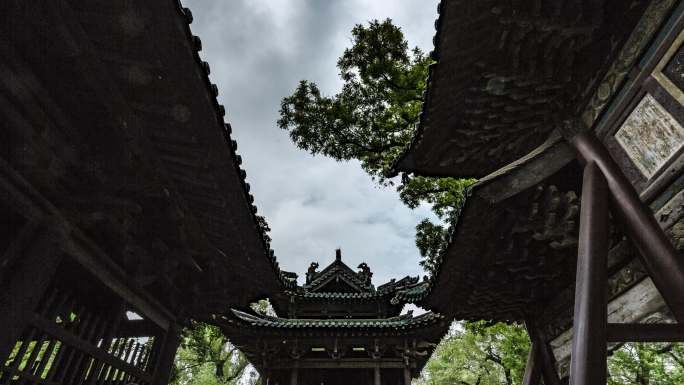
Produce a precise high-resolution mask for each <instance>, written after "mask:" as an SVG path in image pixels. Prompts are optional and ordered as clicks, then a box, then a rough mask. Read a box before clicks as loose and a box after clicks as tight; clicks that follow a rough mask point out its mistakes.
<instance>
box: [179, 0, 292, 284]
mask: <svg viewBox="0 0 684 385" xmlns="http://www.w3.org/2000/svg"><path fill="white" fill-rule="evenodd" d="M176 5H177V9H178V12H179V13H180V14H181V16H183V17H184V18H185V21H186V28H185V33H186V34H187V35H188V39H189V40H190V41H192V43H193V47H194V56H195V61H196V62H197V64H198V66H199V67H200V68H201V69H202V73H203V74H204V83H205V86H206V88H207V91H209V93H210V94H211V95H213V101H214V103H213V105H214V110H215V112H216V116H217V117H218V118H217V121H218V123H219V124H220V125H221V126H222V127H223V130H222V133H223V137H224V139H225V141H226V144H227V146H228V149H229V151H230V154H231V157H232V158H233V165H234V166H235V168H236V171H237V172H238V175H240V181H241V184H242V191H243V194H244V197H245V199H246V201H247V203H248V204H249V205H250V212H251V214H252V219H253V221H254V226H255V227H256V229H257V231H258V232H259V235H260V238H261V241H262V245H263V249H264V252H265V253H266V254H267V255H268V257H269V259H270V261H271V266H272V267H273V271H274V273H275V274H276V277H277V278H278V281H279V282H280V283H281V284H282V285H283V286H284V287H285V288H290V287H291V286H292V285H291V283H290V282H288V281H287V280H286V279H285V278H284V277H283V275H282V271H281V269H280V267H279V264H278V261H277V258H276V256H275V253H274V251H273V249H271V246H270V243H269V241H268V235H267V234H266V233H265V231H264V229H263V228H262V227H261V226H260V225H259V221H258V219H257V211H258V208H257V206H256V205H255V204H254V196H253V195H252V194H251V193H250V185H249V183H247V180H246V179H247V172H246V171H245V170H244V169H243V168H242V167H240V166H241V164H242V157H241V156H240V155H239V154H238V153H237V147H238V146H237V142H236V141H235V140H234V139H232V138H231V134H232V127H231V125H230V123H227V122H225V121H224V117H225V115H226V109H225V107H224V106H223V105H221V104H220V103H219V102H218V99H217V97H218V94H219V90H218V86H217V85H216V84H214V83H212V82H211V80H210V79H209V75H210V73H211V67H210V66H209V63H207V62H206V61H203V60H202V59H201V58H200V56H199V52H200V51H201V50H202V41H201V39H200V38H199V37H198V36H195V35H193V34H192V31H191V30H190V24H192V22H193V20H194V18H193V16H192V11H190V9H189V8H186V7H184V6H183V4H182V3H181V0H176Z"/></svg>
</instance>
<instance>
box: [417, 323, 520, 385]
mask: <svg viewBox="0 0 684 385" xmlns="http://www.w3.org/2000/svg"><path fill="white" fill-rule="evenodd" d="M529 346H530V341H529V338H528V337H527V332H526V331H525V329H524V328H523V327H522V326H520V325H507V324H504V323H496V324H489V323H486V322H484V321H482V322H463V323H460V324H456V325H455V327H452V330H451V331H450V332H449V334H448V335H447V336H446V337H445V338H444V339H443V340H442V342H441V343H440V344H439V345H438V346H437V349H436V350H435V352H434V353H433V355H432V357H431V358H430V360H429V361H428V363H427V365H426V366H425V369H424V370H423V373H422V375H421V378H420V380H419V383H420V384H421V385H451V384H462V385H513V384H520V383H521V381H522V376H523V374H524V371H525V361H526V359H527V352H528V351H529Z"/></svg>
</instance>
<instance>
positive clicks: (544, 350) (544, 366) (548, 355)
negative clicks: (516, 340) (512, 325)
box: [525, 320, 561, 385]
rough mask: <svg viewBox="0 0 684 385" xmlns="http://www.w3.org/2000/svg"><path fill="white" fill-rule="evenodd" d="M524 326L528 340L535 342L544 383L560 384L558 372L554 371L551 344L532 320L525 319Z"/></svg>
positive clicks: (554, 365) (549, 384)
mask: <svg viewBox="0 0 684 385" xmlns="http://www.w3.org/2000/svg"><path fill="white" fill-rule="evenodd" d="M525 326H526V327H527V333H528V334H529V336H530V341H532V343H533V344H535V343H536V345H537V348H538V354H539V356H538V363H539V366H540V368H541V375H542V378H543V379H544V385H561V381H560V378H559V377H558V372H557V371H556V358H555V357H554V355H553V351H552V350H551V346H549V343H548V342H546V338H545V337H544V335H543V334H542V333H541V331H540V330H539V328H538V327H537V326H536V324H535V323H534V322H533V321H531V320H528V321H526V322H525Z"/></svg>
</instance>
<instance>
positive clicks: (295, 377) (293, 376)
mask: <svg viewBox="0 0 684 385" xmlns="http://www.w3.org/2000/svg"><path fill="white" fill-rule="evenodd" d="M298 381H299V368H298V367H294V368H292V371H291V372H290V385H297V382H298Z"/></svg>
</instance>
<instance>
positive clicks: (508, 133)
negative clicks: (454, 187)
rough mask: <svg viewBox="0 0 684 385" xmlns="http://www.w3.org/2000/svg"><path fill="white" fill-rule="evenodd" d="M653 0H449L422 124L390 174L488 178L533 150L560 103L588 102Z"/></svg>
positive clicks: (613, 80) (576, 107) (611, 81)
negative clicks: (536, 0)
mask: <svg viewBox="0 0 684 385" xmlns="http://www.w3.org/2000/svg"><path fill="white" fill-rule="evenodd" d="M649 3H650V1H648V0H637V1H632V2H625V1H619V0H605V1H598V2H597V1H593V0H580V1H575V2H568V1H565V0H552V1H547V2H544V3H543V4H542V3H540V2H519V1H518V2H515V1H514V2H501V1H498V0H481V1H469V0H442V1H441V2H440V4H439V7H438V11H439V18H438V19H437V21H436V22H435V28H436V30H437V33H436V35H435V38H434V44H435V48H434V51H433V53H432V58H433V59H434V60H435V61H436V63H435V64H433V65H432V66H430V70H429V78H428V82H427V84H428V86H427V87H428V88H427V91H426V93H425V96H424V105H423V112H422V115H421V118H420V123H419V125H418V128H417V132H416V134H415V136H414V139H413V141H412V142H411V143H410V145H409V146H408V147H407V149H406V150H405V152H404V154H403V155H402V156H400V157H399V158H398V159H397V160H396V162H395V164H394V166H393V170H392V171H391V173H392V174H397V173H399V172H414V173H416V174H420V175H426V176H451V177H475V178H481V177H484V176H485V175H488V174H490V173H492V172H494V171H495V170H497V169H499V168H501V167H503V166H504V165H506V164H509V163H511V162H513V161H515V160H516V159H519V158H520V157H522V156H524V155H526V154H528V153H529V152H530V151H532V150H533V149H535V148H536V147H538V146H539V145H541V144H542V143H543V142H544V141H545V140H546V139H547V137H548V136H549V134H550V133H551V131H552V130H553V128H554V116H555V115H556V114H558V113H559V111H560V110H564V111H568V110H571V111H580V112H581V111H582V109H583V108H584V107H585V104H586V103H587V101H588V100H589V97H591V96H592V94H593V93H594V90H595V89H597V87H598V85H599V80H600V79H602V77H603V75H604V74H605V73H606V71H607V70H608V67H609V66H610V64H611V63H612V62H613V61H614V59H615V58H616V56H617V55H618V52H620V48H621V47H622V46H623V43H624V42H625V41H626V40H627V37H628V36H629V34H630V33H631V32H632V30H633V29H634V26H635V24H636V23H637V21H638V20H639V18H640V17H641V15H642V13H643V12H644V9H645V8H646V6H647V5H648V4H649ZM630 53H631V52H630ZM622 59H624V60H625V61H627V62H628V61H629V60H634V58H633V57H620V60H622ZM613 69H614V68H613ZM616 72H617V73H614V74H612V75H611V77H609V78H608V77H607V82H606V81H604V82H603V83H601V87H604V88H602V89H603V90H604V92H603V94H606V93H607V94H608V95H610V94H612V92H613V90H614V88H613V87H616V85H617V84H619V81H620V79H622V77H623V76H624V74H622V73H619V69H616ZM606 89H607V90H608V91H605V90H606ZM592 102H595V103H594V105H592V106H588V109H590V110H591V109H593V108H594V107H596V105H600V104H602V103H604V101H603V100H592ZM590 112H591V113H590V115H592V117H595V116H593V115H594V113H595V111H593V110H592V111H590Z"/></svg>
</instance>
